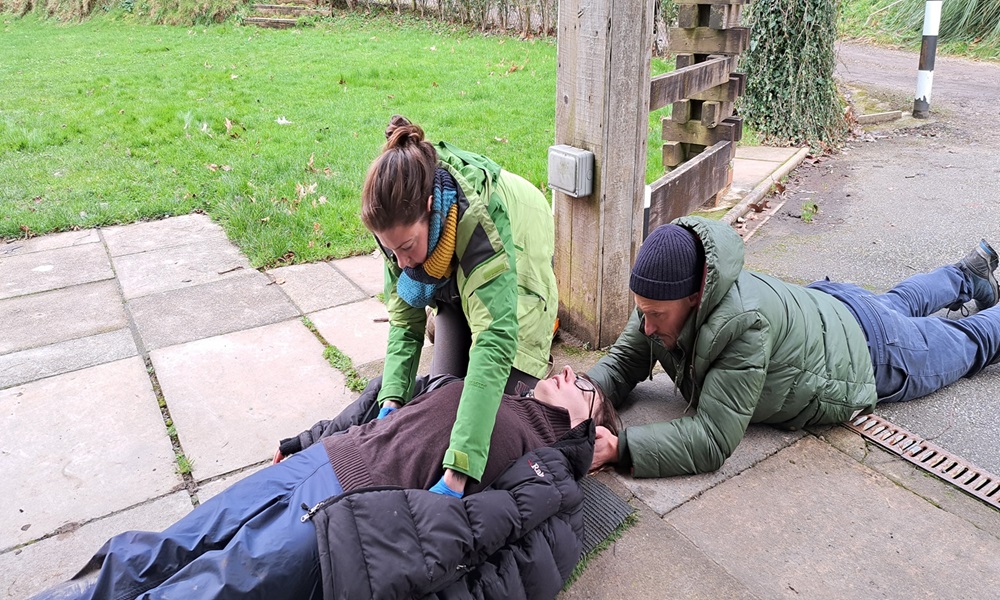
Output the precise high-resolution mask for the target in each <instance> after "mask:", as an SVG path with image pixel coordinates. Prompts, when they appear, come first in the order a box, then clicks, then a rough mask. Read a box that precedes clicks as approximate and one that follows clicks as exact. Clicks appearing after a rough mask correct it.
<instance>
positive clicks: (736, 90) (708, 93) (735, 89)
mask: <svg viewBox="0 0 1000 600" xmlns="http://www.w3.org/2000/svg"><path fill="white" fill-rule="evenodd" d="M736 75H737V74H735V73H730V74H729V81H727V82H726V83H723V84H722V85H717V86H715V87H713V88H709V89H707V90H705V91H703V92H697V93H695V94H691V95H690V96H688V98H689V99H691V100H712V101H715V102H736V99H737V98H739V97H740V88H741V86H740V78H739V77H737V76H736Z"/></svg>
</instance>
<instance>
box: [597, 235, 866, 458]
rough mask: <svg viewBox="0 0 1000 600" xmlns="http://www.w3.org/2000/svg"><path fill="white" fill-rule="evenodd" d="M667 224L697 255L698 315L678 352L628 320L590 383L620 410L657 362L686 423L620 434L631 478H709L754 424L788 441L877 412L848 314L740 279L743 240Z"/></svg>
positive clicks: (811, 293)
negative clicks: (691, 239) (779, 430)
mask: <svg viewBox="0 0 1000 600" xmlns="http://www.w3.org/2000/svg"><path fill="white" fill-rule="evenodd" d="M674 223H676V224H678V225H681V226H683V227H686V228H688V229H690V230H692V231H693V232H694V233H695V234H696V235H697V236H698V237H699V238H700V239H701V242H702V245H703V247H704V249H705V263H706V274H705V285H704V290H703V294H702V298H701V303H700V305H699V306H698V309H697V311H695V312H694V313H692V316H691V317H690V318H689V319H688V321H687V323H686V324H685V325H684V328H683V331H682V332H681V335H680V337H679V339H678V343H677V348H676V349H675V350H673V351H669V350H667V349H666V348H665V347H664V346H663V345H662V344H661V343H660V342H659V341H658V340H653V339H651V338H649V337H647V336H646V335H645V334H644V333H643V332H642V330H641V328H640V316H641V315H640V314H639V312H638V311H635V312H634V313H633V314H632V317H631V318H630V319H629V322H628V324H627V325H626V326H625V331H623V332H622V334H621V336H619V338H618V340H617V341H616V342H615V344H614V345H613V346H612V347H611V350H610V351H609V352H608V355H607V356H605V357H604V358H603V359H601V361H600V362H598V363H597V365H595V366H594V368H593V369H591V370H590V371H589V372H588V375H590V376H591V377H592V378H593V379H594V381H596V382H597V384H598V385H600V387H601V389H602V390H603V391H604V392H605V393H606V396H607V397H608V398H610V399H611V401H612V402H613V403H614V404H615V405H616V406H617V405H619V404H620V403H621V402H622V401H623V400H624V399H625V398H626V397H627V396H628V395H629V393H630V392H631V391H632V389H633V388H634V387H635V385H636V384H637V383H638V382H639V381H642V380H643V379H645V378H647V377H649V376H650V374H651V372H652V368H653V366H654V364H655V361H659V362H660V364H662V365H663V368H664V370H665V371H666V372H667V374H668V375H669V376H670V377H671V378H672V379H673V380H674V383H675V384H676V385H677V387H678V388H679V389H680V391H681V393H682V394H683V395H684V397H685V398H686V399H687V400H688V401H689V402H691V403H692V405H693V407H694V414H693V415H690V416H684V417H681V418H679V419H675V420H673V421H669V422H664V423H651V424H648V425H640V426H637V427H629V428H627V429H625V430H624V431H623V432H622V433H621V435H620V436H619V440H618V452H619V463H620V464H622V465H628V464H629V463H631V465H632V467H633V474H634V475H635V476H636V477H665V476H669V475H681V474H693V473H705V472H709V471H714V470H716V469H718V468H719V467H721V466H722V463H723V462H725V460H726V459H727V458H728V457H729V456H730V455H731V454H732V453H733V450H735V449H736V446H737V444H739V443H740V440H742V439H743V435H744V434H745V432H746V428H747V425H749V424H750V423H769V424H772V425H778V426H781V427H784V428H788V429H798V428H801V427H804V426H807V425H818V424H832V423H840V422H843V421H846V420H848V419H850V418H851V416H852V415H853V414H855V413H856V412H861V411H868V412H870V410H871V409H872V408H873V407H874V406H875V402H876V396H875V378H874V375H873V373H872V364H871V357H870V355H869V353H868V346H867V343H866V341H865V336H864V333H863V332H862V330H861V327H860V326H859V325H858V323H857V321H856V320H855V319H854V317H853V316H852V315H851V313H850V311H849V310H848V309H847V307H846V306H844V304H842V303H841V302H840V301H839V300H837V299H835V298H834V297H832V296H830V295H827V294H825V293H823V292H820V291H817V290H812V289H808V288H804V287H801V286H797V285H792V284H788V283H785V282H783V281H780V280H778V279H775V278H773V277H769V276H767V275H760V274H757V273H751V272H749V271H744V270H743V240H741V239H740V237H739V235H737V234H736V232H735V231H733V229H732V228H731V227H729V226H728V225H725V224H723V223H719V222H715V221H708V220H705V219H700V218H697V217H685V218H681V219H678V220H676V221H674Z"/></svg>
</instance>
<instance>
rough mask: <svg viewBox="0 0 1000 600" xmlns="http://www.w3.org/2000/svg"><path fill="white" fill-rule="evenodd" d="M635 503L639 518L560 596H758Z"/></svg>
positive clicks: (654, 599) (656, 599) (643, 599)
mask: <svg viewBox="0 0 1000 600" xmlns="http://www.w3.org/2000/svg"><path fill="white" fill-rule="evenodd" d="M638 509H639V521H638V522H637V523H636V524H635V525H633V526H632V527H631V528H630V529H628V530H627V531H626V532H625V534H624V535H623V536H622V537H621V538H620V539H619V540H617V541H615V542H612V544H611V545H610V546H609V547H608V548H606V549H605V550H604V551H603V552H601V553H600V554H599V555H598V556H597V557H596V558H593V559H592V560H591V561H590V562H589V563H587V568H586V570H584V572H583V574H581V575H580V578H579V579H577V580H576V581H575V582H573V585H571V586H570V588H569V589H568V590H566V591H564V592H562V593H561V594H560V595H559V598H562V599H563V600H573V599H576V598H588V599H590V598H595V599H596V598H607V599H608V600H610V599H612V598H614V599H618V598H629V599H635V600H647V599H648V600H661V599H662V598H705V599H712V600H715V599H717V598H726V599H734V600H735V599H747V600H749V599H754V598H756V597H755V596H754V595H753V594H752V593H750V591H749V590H748V589H747V588H746V586H744V585H743V584H742V583H740V582H739V581H738V580H737V579H735V578H734V577H733V576H732V575H730V574H729V573H727V572H726V571H725V569H723V568H722V567H720V566H719V565H717V564H716V563H715V562H714V561H713V560H712V559H711V558H709V557H706V556H705V554H704V553H703V552H701V550H699V549H698V547H697V546H696V545H695V544H692V543H691V542H690V541H689V540H688V539H687V538H685V537H684V535H682V534H681V533H680V532H678V531H677V530H676V529H675V528H674V527H673V526H672V525H670V524H669V523H667V522H665V521H663V520H661V519H659V518H658V517H657V516H656V513H655V512H653V511H652V510H650V509H649V508H648V507H645V506H644V505H642V504H641V503H638Z"/></svg>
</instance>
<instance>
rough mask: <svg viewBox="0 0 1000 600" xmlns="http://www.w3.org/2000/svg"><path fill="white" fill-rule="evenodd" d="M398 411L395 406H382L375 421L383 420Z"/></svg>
mask: <svg viewBox="0 0 1000 600" xmlns="http://www.w3.org/2000/svg"><path fill="white" fill-rule="evenodd" d="M395 410H398V409H397V408H396V407H395V406H383V407H382V408H380V409H379V410H378V416H377V417H375V418H376V419H384V418H386V417H388V416H389V413H391V412H393V411H395Z"/></svg>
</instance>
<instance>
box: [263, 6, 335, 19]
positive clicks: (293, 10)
mask: <svg viewBox="0 0 1000 600" xmlns="http://www.w3.org/2000/svg"><path fill="white" fill-rule="evenodd" d="M252 8H253V10H254V16H255V17H308V16H313V15H315V16H321V17H328V16H330V10H329V9H322V8H314V7H312V6H302V5H297V4H254V5H252Z"/></svg>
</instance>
